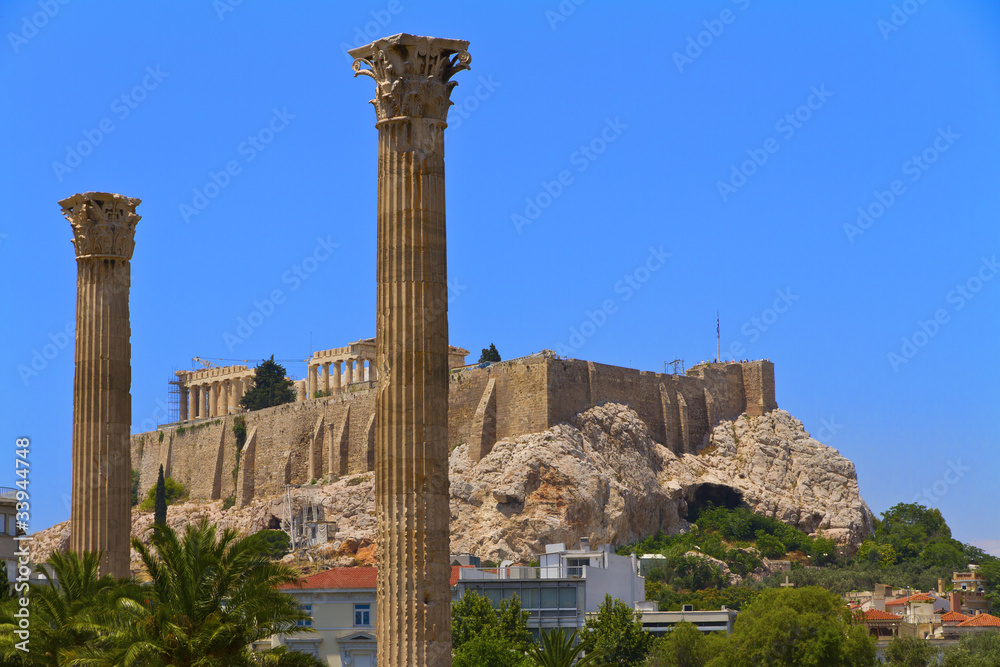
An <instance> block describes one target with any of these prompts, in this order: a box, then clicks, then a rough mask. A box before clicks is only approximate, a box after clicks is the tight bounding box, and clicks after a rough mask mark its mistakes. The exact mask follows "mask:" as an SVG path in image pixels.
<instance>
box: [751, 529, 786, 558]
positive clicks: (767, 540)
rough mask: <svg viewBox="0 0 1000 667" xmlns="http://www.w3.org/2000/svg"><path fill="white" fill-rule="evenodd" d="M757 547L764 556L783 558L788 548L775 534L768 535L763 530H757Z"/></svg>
mask: <svg viewBox="0 0 1000 667" xmlns="http://www.w3.org/2000/svg"><path fill="white" fill-rule="evenodd" d="M757 548H758V549H759V550H760V553H761V555H762V556H764V558H783V557H784V556H785V554H786V553H788V549H786V548H785V545H784V544H782V543H781V540H779V539H778V538H777V537H775V536H774V535H768V534H767V533H765V532H764V531H763V530H758V531H757Z"/></svg>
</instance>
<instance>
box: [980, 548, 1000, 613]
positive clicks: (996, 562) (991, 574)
mask: <svg viewBox="0 0 1000 667" xmlns="http://www.w3.org/2000/svg"><path fill="white" fill-rule="evenodd" d="M984 561H985V562H983V563H982V564H980V566H979V574H981V575H982V576H983V578H984V579H985V580H986V586H985V588H986V597H987V599H988V600H989V601H990V606H991V607H992V611H993V612H994V615H996V613H997V612H1000V558H993V557H992V556H987V558H986V559H984Z"/></svg>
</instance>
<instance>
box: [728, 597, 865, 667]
mask: <svg viewBox="0 0 1000 667" xmlns="http://www.w3.org/2000/svg"><path fill="white" fill-rule="evenodd" d="M725 664H726V665H728V666H730V667H744V666H746V667H751V666H756V665H774V666H786V665H787V667H869V666H871V665H876V664H877V662H876V657H875V640H874V638H871V637H868V636H867V634H866V632H865V629H864V627H863V626H853V627H852V626H851V614H850V611H849V610H848V609H847V607H846V606H845V605H844V603H843V601H842V600H841V598H840V597H839V596H837V595H835V594H834V593H831V592H829V591H826V590H824V589H822V588H816V587H807V588H791V589H788V588H769V589H767V590H765V591H763V592H762V593H761V594H760V596H759V597H758V598H757V599H756V600H755V601H754V602H753V603H751V604H750V605H749V606H748V607H747V608H746V609H744V610H743V611H742V612H740V615H739V616H738V617H737V618H736V626H735V627H734V629H733V633H732V634H731V635H730V637H729V645H728V647H727V651H726V656H725Z"/></svg>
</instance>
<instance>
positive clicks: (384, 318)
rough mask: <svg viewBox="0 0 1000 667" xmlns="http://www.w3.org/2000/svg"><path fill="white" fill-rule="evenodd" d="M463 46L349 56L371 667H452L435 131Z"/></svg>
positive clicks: (408, 40)
mask: <svg viewBox="0 0 1000 667" xmlns="http://www.w3.org/2000/svg"><path fill="white" fill-rule="evenodd" d="M468 46H469V43H468V42H465V41H460V40H457V39H437V38H433V37H417V36H415V35H406V34H401V35H394V36H392V37H387V38H385V39H379V40H376V41H375V42H372V43H371V44H369V45H368V46H362V47H360V48H357V49H354V50H352V51H350V54H351V55H352V56H354V58H355V59H356V60H355V61H354V71H355V73H356V74H364V75H367V76H370V77H371V78H372V79H374V80H375V85H376V92H375V99H374V100H372V104H374V105H375V116H376V118H377V122H376V124H375V127H377V128H378V243H377V248H378V267H377V270H376V276H377V281H378V292H377V294H378V296H377V302H378V307H377V316H376V321H375V341H376V343H375V345H376V351H375V364H374V367H375V368H377V369H378V370H379V384H378V393H377V394H376V399H375V510H376V544H377V545H378V564H379V567H378V585H377V597H376V602H377V605H376V606H377V607H378V615H377V616H376V635H377V638H378V660H377V662H378V664H379V666H380V667H404V666H405V667H424V666H428V667H441V666H447V665H451V631H450V630H451V627H450V626H451V589H450V587H449V577H450V575H451V566H450V565H449V559H448V554H449V546H450V545H449V538H448V521H449V518H450V509H449V506H448V502H449V498H448V314H447V309H442V308H441V307H440V304H446V303H447V302H448V287H447V267H446V262H445V250H446V249H445V199H444V129H445V127H447V123H446V121H447V119H448V107H449V106H451V104H452V102H451V100H450V95H451V90H452V88H454V86H455V85H456V83H455V82H454V81H452V80H451V78H452V76H453V75H454V74H455V73H456V72H459V71H460V70H463V69H467V68H468V66H469V61H470V58H469V54H468V52H467V51H466V49H467V48H468ZM363 65H367V66H368V67H369V68H370V69H363ZM442 310H444V312H442ZM361 375H362V373H360V372H359V373H358V376H359V377H358V379H359V380H360V379H361V377H360V376H361Z"/></svg>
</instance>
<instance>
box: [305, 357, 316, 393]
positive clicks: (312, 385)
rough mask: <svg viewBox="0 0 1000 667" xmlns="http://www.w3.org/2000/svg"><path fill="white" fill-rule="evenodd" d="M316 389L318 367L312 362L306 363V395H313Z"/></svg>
mask: <svg viewBox="0 0 1000 667" xmlns="http://www.w3.org/2000/svg"><path fill="white" fill-rule="evenodd" d="M315 391H316V367H315V366H313V365H312V364H306V395H307V396H308V397H309V398H312V397H313V393H314V392H315Z"/></svg>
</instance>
